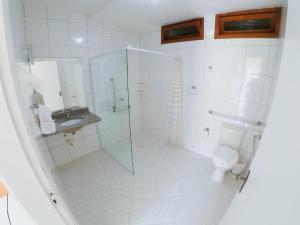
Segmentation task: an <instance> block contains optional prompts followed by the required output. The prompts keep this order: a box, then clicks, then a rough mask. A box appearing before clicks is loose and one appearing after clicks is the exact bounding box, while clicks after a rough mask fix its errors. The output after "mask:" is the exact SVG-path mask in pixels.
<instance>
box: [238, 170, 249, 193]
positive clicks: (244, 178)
mask: <svg viewBox="0 0 300 225" xmlns="http://www.w3.org/2000/svg"><path fill="white" fill-rule="evenodd" d="M250 172H251V171H250V170H249V171H248V173H247V175H246V176H245V177H240V179H241V180H242V181H244V183H243V184H242V186H241V187H240V189H239V193H241V192H242V191H243V189H244V187H245V185H246V183H247V181H248V178H249V175H250Z"/></svg>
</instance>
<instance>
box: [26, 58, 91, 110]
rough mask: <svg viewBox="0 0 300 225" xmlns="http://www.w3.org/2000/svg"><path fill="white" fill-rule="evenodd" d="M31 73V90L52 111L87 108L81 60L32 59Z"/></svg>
mask: <svg viewBox="0 0 300 225" xmlns="http://www.w3.org/2000/svg"><path fill="white" fill-rule="evenodd" d="M31 73H32V86H33V90H34V91H36V92H38V93H39V94H41V95H42V96H43V98H44V101H45V105H46V106H47V107H48V108H50V109H51V110H52V111H57V110H62V109H65V108H69V107H75V106H80V107H86V106H87V104H86V100H85V94H84V93H85V91H84V80H83V67H82V61H81V59H79V58H78V59H77V58H62V59H53V58H52V59H47V58H44V59H41V58H39V59H34V63H33V65H31Z"/></svg>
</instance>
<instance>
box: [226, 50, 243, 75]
mask: <svg viewBox="0 0 300 225" xmlns="http://www.w3.org/2000/svg"><path fill="white" fill-rule="evenodd" d="M244 61H245V47H244V46H226V47H225V58H224V71H225V72H232V73H242V72H243V67H244Z"/></svg>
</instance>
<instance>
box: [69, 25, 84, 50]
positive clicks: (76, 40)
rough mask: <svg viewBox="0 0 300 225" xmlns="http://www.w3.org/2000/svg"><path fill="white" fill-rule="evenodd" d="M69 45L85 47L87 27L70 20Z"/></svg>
mask: <svg viewBox="0 0 300 225" xmlns="http://www.w3.org/2000/svg"><path fill="white" fill-rule="evenodd" d="M69 26H70V27H69V29H70V44H71V46H77V47H85V46H86V45H87V27H86V26H85V25H84V24H81V23H73V22H70V25H69Z"/></svg>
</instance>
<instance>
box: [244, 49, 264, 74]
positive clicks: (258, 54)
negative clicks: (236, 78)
mask: <svg viewBox="0 0 300 225" xmlns="http://www.w3.org/2000/svg"><path fill="white" fill-rule="evenodd" d="M269 48H270V47H269V46H247V49H246V56H245V67H244V73H247V74H256V75H265V74H266V70H267V67H268V56H269Z"/></svg>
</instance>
